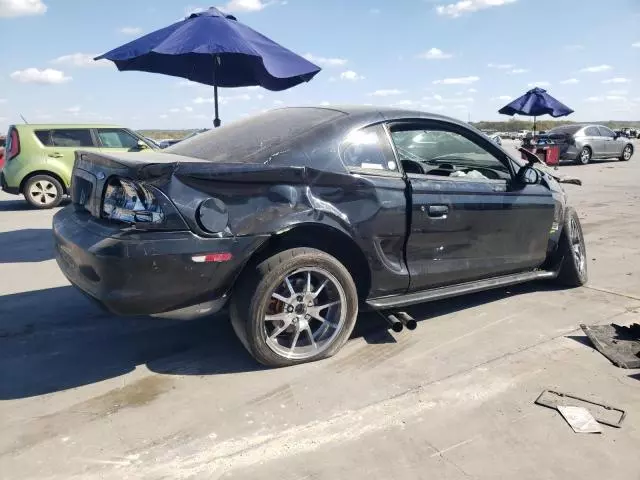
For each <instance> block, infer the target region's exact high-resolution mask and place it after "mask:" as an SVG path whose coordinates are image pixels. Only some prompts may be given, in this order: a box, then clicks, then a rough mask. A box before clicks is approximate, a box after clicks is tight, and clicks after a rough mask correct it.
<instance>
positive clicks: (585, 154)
mask: <svg viewBox="0 0 640 480" xmlns="http://www.w3.org/2000/svg"><path fill="white" fill-rule="evenodd" d="M592 155H593V152H592V151H591V149H590V148H589V147H584V148H583V149H582V150H580V154H579V155H578V158H576V161H575V163H576V164H578V165H586V164H588V163H589V162H590V161H591V157H592Z"/></svg>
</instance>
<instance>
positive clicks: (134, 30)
mask: <svg viewBox="0 0 640 480" xmlns="http://www.w3.org/2000/svg"><path fill="white" fill-rule="evenodd" d="M118 31H119V32H120V33H122V34H123V35H131V36H133V35H140V34H141V33H142V28H140V27H122V28H120V29H118Z"/></svg>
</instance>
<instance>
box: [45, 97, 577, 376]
mask: <svg viewBox="0 0 640 480" xmlns="http://www.w3.org/2000/svg"><path fill="white" fill-rule="evenodd" d="M140 157H141V155H136V154H131V153H116V154H110V153H106V152H95V151H93V152H83V151H78V152H76V165H75V169H74V177H73V184H74V188H73V193H72V202H73V203H72V205H69V206H67V207H66V208H64V209H62V210H61V211H59V212H57V213H56V215H55V216H54V219H53V232H54V242H55V252H56V260H57V262H58V265H59V267H60V269H61V270H62V272H63V273H64V274H65V275H66V277H67V278H68V279H69V280H70V282H71V283H72V284H74V285H75V286H76V287H77V288H79V289H80V290H82V291H84V292H85V293H86V294H88V295H89V296H91V297H93V298H94V299H96V300H97V301H98V302H100V303H101V304H102V305H104V306H105V307H106V308H108V309H110V310H111V311H112V312H114V313H116V314H120V315H161V316H163V317H171V316H176V317H178V318H187V317H189V316H199V315H200V316H202V315H210V314H212V313H214V312H216V311H219V310H220V309H221V308H223V307H224V306H225V304H227V303H229V311H230V316H231V320H232V324H233V328H234V330H235V331H236V333H237V335H238V337H239V338H240V341H241V342H242V344H243V345H244V346H245V347H246V348H247V350H248V351H249V352H250V353H251V354H252V355H253V356H254V357H255V358H256V359H257V360H258V361H259V362H261V363H263V364H266V365H269V366H286V365H292V364H296V363H302V362H309V361H314V360H319V359H322V358H326V357H329V356H331V355H334V354H335V353H336V352H338V350H339V349H340V348H341V347H342V346H343V345H344V344H345V342H346V341H347V340H348V338H349V336H350V335H351V332H352V330H353V328H354V325H355V322H356V317H357V315H358V309H359V307H360V306H367V307H369V308H373V309H376V310H382V311H391V312H393V311H394V310H395V311H396V312H397V310H398V309H401V310H402V309H404V307H406V306H408V305H412V304H416V303H421V302H425V301H430V300H436V299H442V298H448V297H450V296H454V295H460V294H466V293H471V292H477V291H480V290H485V289H489V288H494V287H503V286H506V285H512V284H516V283H521V282H525V281H530V280H544V279H546V280H555V281H557V282H559V283H561V284H564V285H569V286H579V285H583V284H584V283H585V282H586V281H587V256H586V250H585V245H584V238H583V235H582V229H581V227H580V220H579V219H578V216H577V214H576V212H575V210H574V209H573V208H571V207H569V206H568V204H567V197H566V195H565V193H564V191H563V189H562V187H561V185H560V183H559V181H558V178H557V177H556V176H555V175H554V174H553V171H552V170H550V169H546V168H543V167H536V166H535V165H532V164H528V163H525V162H524V161H522V160H520V159H518V158H515V156H513V157H512V156H510V155H509V153H507V152H506V151H505V150H503V149H502V148H501V147H500V146H499V145H496V144H495V143H494V142H492V141H491V140H490V139H489V138H487V136H486V135H484V134H483V133H481V132H480V131H478V130H476V129H474V128H472V127H469V125H468V124H466V123H464V122H461V121H459V120H455V119H452V118H448V117H444V116H440V115H432V114H428V113H423V112H416V111H407V110H398V109H391V108H376V107H373V106H372V107H343V108H342V107H339V106H334V107H332V108H320V107H318V108H312V107H301V108H283V109H276V110H271V111H269V112H266V113H263V114H261V115H257V116H255V117H252V118H249V119H245V120H243V121H241V122H236V123H233V124H230V125H228V126H226V127H224V128H221V129H215V130H213V131H210V132H208V133H203V134H200V135H198V136H196V137H194V138H192V139H190V140H188V141H185V142H181V143H178V144H177V145H174V146H173V147H170V148H168V149H167V150H165V151H164V152H162V153H161V152H154V153H150V154H149V155H147V156H145V160H146V162H145V163H144V165H141V162H140V161H139V159H140ZM398 315H400V317H401V318H402V319H404V321H405V322H409V321H413V322H415V320H413V319H411V317H409V318H407V317H408V315H407V316H403V315H401V313H398ZM224 318H226V317H218V318H212V319H211V321H218V322H219V321H223V319H224ZM394 318H395V317H394ZM389 321H390V322H392V323H393V322H394V320H393V319H391V317H389ZM395 322H396V323H394V326H397V325H398V324H399V320H397V319H396V320H395ZM407 325H409V323H407ZM400 327H402V325H400Z"/></svg>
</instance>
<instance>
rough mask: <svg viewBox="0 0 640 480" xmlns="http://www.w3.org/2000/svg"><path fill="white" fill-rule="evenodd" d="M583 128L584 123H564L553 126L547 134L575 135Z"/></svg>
mask: <svg viewBox="0 0 640 480" xmlns="http://www.w3.org/2000/svg"><path fill="white" fill-rule="evenodd" d="M581 128H582V125H563V126H562V127H555V128H552V129H551V130H549V131H548V132H547V134H549V135H553V134H554V133H564V134H569V135H574V134H575V133H576V132H577V131H578V130H580V129H581Z"/></svg>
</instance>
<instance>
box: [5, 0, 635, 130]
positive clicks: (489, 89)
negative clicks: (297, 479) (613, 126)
mask: <svg viewBox="0 0 640 480" xmlns="http://www.w3.org/2000/svg"><path fill="white" fill-rule="evenodd" d="M189 1H190V0H187V1H186V2H182V1H180V0H126V1H124V0H109V1H108V2H107V1H104V0H82V1H79V0H0V44H1V45H2V48H3V52H4V54H3V59H2V62H1V63H0V131H6V127H7V125H8V124H10V123H15V122H20V117H19V114H22V115H24V116H25V117H26V118H27V120H28V121H29V122H31V123H36V122H39V123H51V122H56V123H57V122H72V123H79V122H82V123H84V122H91V123H95V122H109V123H117V124H121V125H126V126H129V127H132V128H158V129H160V128H196V127H210V126H211V120H212V116H213V115H212V109H213V105H212V104H211V103H210V102H211V97H212V95H213V91H212V90H213V89H212V88H211V87H206V86H201V85H197V84H189V82H185V81H181V80H180V79H178V78H173V77H165V76H162V75H154V74H148V73H139V72H118V71H117V69H116V68H115V66H113V64H111V63H109V62H104V63H102V64H100V63H97V62H93V61H92V60H90V59H91V58H92V57H93V56H94V55H97V54H101V53H104V52H106V51H108V50H111V49H112V48H115V47H116V46H119V45H121V44H123V43H126V42H127V41H130V40H132V39H134V38H136V37H137V36H140V35H142V34H144V33H148V32H151V31H153V30H155V29H157V28H160V27H163V26H166V25H168V24H171V23H173V22H175V21H177V20H179V19H181V18H183V17H184V16H185V15H187V14H188V13H189V12H190V11H193V10H194V9H197V8H206V7H209V6H212V5H214V6H218V7H223V8H225V9H226V10H227V11H230V12H231V13H234V14H235V15H236V16H237V17H238V20H239V21H241V22H243V23H246V24H247V25H249V26H251V27H252V28H254V29H256V30H258V31H260V32H262V33H263V34H265V35H266V36H268V37H270V38H272V39H273V40H275V41H277V42H279V43H281V44H283V45H285V46H286V47H288V48H290V49H291V50H293V51H295V52H297V53H299V54H301V55H307V56H308V58H310V59H311V60H312V61H314V62H315V63H317V64H318V65H320V66H322V67H323V70H322V71H321V72H320V73H319V74H318V75H317V76H316V77H315V78H314V79H313V80H312V81H311V82H310V83H308V84H304V85H301V86H299V87H295V88H293V89H291V90H289V91H285V92H269V91H266V90H262V89H224V90H221V96H222V98H223V100H222V104H221V106H220V112H221V118H222V121H223V123H225V122H229V121H232V120H234V119H237V118H240V117H242V116H245V115H250V114H253V113H257V112H260V111H261V110H264V109H269V108H274V107H276V106H279V105H307V104H320V103H352V104H366V103H371V104H382V105H402V106H407V107H411V108H417V109H421V110H427V111H436V112H439V113H444V114H447V115H450V116H453V117H457V118H461V119H464V120H466V119H467V118H471V120H474V121H476V120H493V119H501V118H505V117H502V116H501V115H499V114H498V113H497V110H498V109H499V108H500V107H501V106H503V105H504V104H505V103H507V102H508V101H509V99H511V98H514V97H517V96H519V95H520V94H522V93H523V92H524V91H526V90H527V89H528V88H530V87H531V86H534V85H538V86H541V87H544V88H547V89H548V91H549V92H550V93H551V94H552V95H554V96H556V97H557V98H558V99H559V100H561V101H563V102H564V103H566V104H567V105H569V106H570V107H572V108H573V109H574V110H575V111H576V113H575V114H573V115H572V116H571V117H570V118H572V119H575V120H579V121H588V120H609V119H618V120H640V1H638V0H609V1H607V2H597V1H591V0H462V1H458V0H393V1H391V0H350V1H346V0H322V1H320V0H231V1H229V0H222V1H223V2H224V1H227V3H215V0H212V1H211V2H209V3H197V2H195V1H193V3H191V4H190V3H188V2H189Z"/></svg>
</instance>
